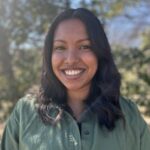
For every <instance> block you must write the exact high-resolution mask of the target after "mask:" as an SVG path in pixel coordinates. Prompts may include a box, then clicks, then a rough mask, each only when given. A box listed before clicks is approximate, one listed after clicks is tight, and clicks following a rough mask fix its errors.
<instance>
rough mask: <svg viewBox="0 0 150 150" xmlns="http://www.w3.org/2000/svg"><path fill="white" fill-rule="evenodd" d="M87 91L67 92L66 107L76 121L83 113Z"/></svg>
mask: <svg viewBox="0 0 150 150" xmlns="http://www.w3.org/2000/svg"><path fill="white" fill-rule="evenodd" d="M88 93H89V89H88V90H87V89H86V90H84V91H83V90H82V91H78V92H75V91H68V105H69V106H70V108H71V109H72V111H73V114H74V116H75V118H76V119H77V120H80V116H81V114H82V112H83V111H84V108H85V104H84V100H85V99H86V98H87V96H88Z"/></svg>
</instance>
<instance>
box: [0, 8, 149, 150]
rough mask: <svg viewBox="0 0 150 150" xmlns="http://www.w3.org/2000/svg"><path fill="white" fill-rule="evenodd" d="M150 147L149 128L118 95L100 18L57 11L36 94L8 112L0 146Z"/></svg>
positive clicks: (6, 149)
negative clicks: (58, 13)
mask: <svg viewBox="0 0 150 150" xmlns="http://www.w3.org/2000/svg"><path fill="white" fill-rule="evenodd" d="M10 149H13V150H31V149H36V150H48V149H49V150H110V149H111V150H149V149H150V131H149V129H148V126H147V125H146V123H145V121H144V120H143V119H142V117H141V116H140V114H139V111H138V109H137V108H136V106H135V104H134V103H132V102H131V101H129V100H126V99H124V98H122V97H121V96H120V74H119V73H118V70H117V68H116V66H115V63H114V60H113V58H112V54H111V49H110V46H109V43H108V40H107V38H106V35H105V33H104V30H103V28H102V25H101V23H100V21H99V20H98V19H97V17H96V16H94V15H93V14H92V13H91V12H90V11H88V10H86V9H83V8H78V9H69V10H66V11H64V12H62V13H61V14H60V15H59V16H57V17H56V18H55V20H54V21H53V23H52V25H51V27H50V29H49V31H48V34H47V36H46V40H45V47H44V53H43V69H42V80H41V89H40V96H38V97H33V96H26V97H24V98H22V99H21V100H20V101H19V102H18V103H17V105H16V107H15V108H14V111H13V112H12V114H11V116H10V118H9V120H8V122H7V125H6V128H5V131H4V134H3V139H2V150H10Z"/></svg>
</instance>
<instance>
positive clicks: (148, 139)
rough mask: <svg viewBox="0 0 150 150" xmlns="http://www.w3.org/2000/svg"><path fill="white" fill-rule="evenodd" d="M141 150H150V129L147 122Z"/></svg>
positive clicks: (143, 132) (142, 136)
mask: <svg viewBox="0 0 150 150" xmlns="http://www.w3.org/2000/svg"><path fill="white" fill-rule="evenodd" d="M141 150H150V128H149V127H148V125H147V124H146V123H145V122H144V127H143V131H142V132H141Z"/></svg>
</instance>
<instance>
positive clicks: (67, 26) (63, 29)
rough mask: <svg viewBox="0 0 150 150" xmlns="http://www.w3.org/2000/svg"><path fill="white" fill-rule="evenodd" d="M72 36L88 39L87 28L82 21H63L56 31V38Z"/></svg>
mask: <svg viewBox="0 0 150 150" xmlns="http://www.w3.org/2000/svg"><path fill="white" fill-rule="evenodd" d="M71 35H72V36H73V35H76V36H85V37H88V35H87V31H86V26H85V25H84V23H83V22H82V21H81V20H79V19H68V20H64V21H62V22H61V23H60V24H59V25H58V27H57V28H56V30H55V33H54V38H58V37H61V36H71Z"/></svg>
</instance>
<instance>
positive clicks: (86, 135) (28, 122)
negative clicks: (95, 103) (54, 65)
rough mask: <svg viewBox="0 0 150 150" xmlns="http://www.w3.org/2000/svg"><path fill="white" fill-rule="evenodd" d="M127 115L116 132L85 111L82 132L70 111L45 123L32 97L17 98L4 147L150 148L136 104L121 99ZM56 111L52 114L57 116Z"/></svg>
mask: <svg viewBox="0 0 150 150" xmlns="http://www.w3.org/2000/svg"><path fill="white" fill-rule="evenodd" d="M120 104H121V108H122V111H123V113H124V115H125V120H126V123H125V126H124V125H123V122H122V120H119V121H117V122H116V128H115V129H114V130H113V131H111V132H110V131H107V130H106V129H105V128H100V127H99V125H98V120H97V116H96V115H95V114H93V113H92V112H88V113H85V115H83V117H82V120H81V133H80V132H79V128H78V125H77V122H76V121H75V120H74V118H73V117H72V116H71V115H70V114H69V113H67V112H64V113H63V115H62V118H61V120H60V121H59V122H58V123H57V124H56V125H54V126H53V125H45V124H43V122H42V121H41V119H40V118H39V116H38V113H37V110H36V104H35V100H34V98H32V96H26V97H24V98H22V99H21V100H19V101H18V103H17V104H16V106H15V108H14V110H13V112H12V114H11V116H10V117H9V119H8V121H7V124H6V128H5V131H4V134H3V137H2V143H1V149H2V150H150V130H149V128H148V126H147V124H146V123H145V121H144V120H143V118H142V117H141V115H140V113H139V111H138V109H137V107H136V105H135V104H134V103H133V102H131V101H129V100H125V99H123V98H120ZM55 113H56V112H55V110H54V111H52V112H50V115H52V116H55Z"/></svg>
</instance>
